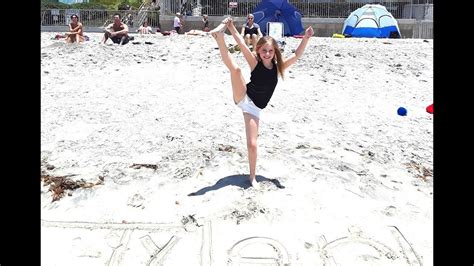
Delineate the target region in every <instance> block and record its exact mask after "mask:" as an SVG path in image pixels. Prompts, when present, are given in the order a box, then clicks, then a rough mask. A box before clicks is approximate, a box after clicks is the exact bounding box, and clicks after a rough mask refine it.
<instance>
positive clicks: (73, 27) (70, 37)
mask: <svg viewBox="0 0 474 266" xmlns="http://www.w3.org/2000/svg"><path fill="white" fill-rule="evenodd" d="M65 35H66V42H67V43H74V42H77V43H80V42H83V41H84V35H83V30H82V23H81V22H79V18H78V17H77V15H76V14H74V15H72V16H71V23H69V31H68V32H66V33H65Z"/></svg>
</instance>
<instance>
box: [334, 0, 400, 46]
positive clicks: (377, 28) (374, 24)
mask: <svg viewBox="0 0 474 266" xmlns="http://www.w3.org/2000/svg"><path fill="white" fill-rule="evenodd" d="M342 34H344V35H346V36H350V37H368V38H370V37H376V38H400V36H401V34H400V29H399V28H398V23H397V20H396V19H395V18H394V17H393V16H392V14H390V12H388V11H387V9H386V8H385V7H384V6H382V5H370V4H369V5H364V6H363V7H361V8H358V9H357V10H355V11H354V12H352V13H351V14H350V15H349V16H348V17H347V18H346V20H345V21H344V26H343V27H342Z"/></svg>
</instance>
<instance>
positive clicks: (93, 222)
mask: <svg viewBox="0 0 474 266" xmlns="http://www.w3.org/2000/svg"><path fill="white" fill-rule="evenodd" d="M55 34H56V33H52V32H49V33H46V32H44V33H41V162H42V163H41V171H42V182H41V219H42V232H41V243H42V244H41V247H42V248H41V261H42V265H64V263H65V262H67V264H68V265H86V264H87V265H104V264H107V265H154V263H163V265H211V264H213V265H225V264H232V263H238V262H239V261H240V263H241V265H250V264H251V263H252V260H257V261H259V262H265V261H266V262H267V263H270V262H271V263H274V265H278V263H280V264H284V263H291V264H292V265H323V264H324V265H333V264H336V263H338V264H339V265H432V264H433V261H432V256H433V115H432V114H429V113H427V112H426V110H425V108H426V107H427V106H428V105H429V104H431V103H433V40H423V39H364V38H360V39H356V38H347V39H332V38H319V37H313V38H311V40H310V42H309V44H308V46H307V48H306V51H305V53H304V55H303V56H302V57H301V58H300V59H299V60H298V61H297V63H296V64H295V65H293V66H292V67H291V68H290V69H289V70H287V71H286V73H285V79H284V80H282V79H280V80H279V83H278V85H277V87H276V90H275V93H274V95H273V97H272V99H271V100H270V103H269V104H268V106H267V108H265V110H264V117H263V120H262V121H261V123H260V132H259V138H258V159H257V175H258V176H257V180H258V181H259V182H260V185H261V189H260V190H255V189H254V188H252V187H250V186H249V183H248V181H247V178H248V161H247V149H246V144H245V143H246V142H245V131H244V121H243V115H242V112H241V110H240V109H239V108H238V107H236V106H235V105H234V103H233V100H232V89H231V84H230V74H229V72H228V70H227V69H226V68H225V66H224V65H223V63H222V61H221V58H220V55H219V51H218V49H217V44H216V42H215V41H214V39H213V38H212V37H210V36H185V35H173V36H161V35H150V36H139V35H136V37H135V40H134V42H137V44H132V43H129V44H127V45H124V46H119V45H115V44H111V43H109V44H106V45H103V44H100V39H101V34H99V33H86V34H87V35H88V36H89V37H90V41H87V42H85V43H83V44H79V45H77V44H72V45H67V44H65V42H64V40H53V39H52V37H54V35H55ZM225 38H226V40H227V42H228V43H232V44H235V43H236V42H235V41H234V40H233V39H232V37H231V36H230V35H226V37H225ZM285 41H286V43H287V44H286V46H285V50H284V52H283V55H284V56H288V55H290V53H291V52H292V51H293V50H294V49H296V48H297V46H298V44H299V42H300V40H299V39H295V38H285ZM109 42H110V41H109ZM145 42H147V43H148V44H146V43H145ZM233 56H234V58H235V59H236V61H237V63H238V64H239V65H240V66H241V68H242V72H243V74H244V77H245V79H246V80H247V81H248V80H249V78H250V70H249V67H248V65H247V63H246V62H245V59H244V58H243V55H242V54H241V53H239V52H236V53H234V54H233ZM399 107H404V108H406V109H407V111H408V112H407V115H406V116H399V115H398V114H397V109H398V108H399ZM46 177H49V178H50V180H51V179H52V178H53V177H56V178H57V179H59V178H61V177H63V178H65V179H66V180H69V181H67V182H69V185H70V186H71V187H74V186H73V184H74V182H76V184H82V186H81V187H79V188H77V189H71V190H66V191H65V193H64V194H63V196H62V197H60V196H61V195H59V194H58V193H56V194H58V195H59V196H58V195H56V196H54V194H55V193H53V192H52V191H50V187H51V185H52V183H49V182H45V181H46V180H47V178H46ZM67 182H66V181H64V183H67ZM80 182H82V183H80ZM71 184H72V185H71ZM53 197H55V198H54V199H55V200H54V201H53ZM239 241H243V242H239ZM252 241H253V242H252ZM239 243H240V244H239ZM242 243H244V244H242ZM269 247H270V248H269ZM245 263H247V264H245ZM331 263H332V264H331ZM232 265H233V264H232Z"/></svg>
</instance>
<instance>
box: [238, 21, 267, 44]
mask: <svg viewBox="0 0 474 266" xmlns="http://www.w3.org/2000/svg"><path fill="white" fill-rule="evenodd" d="M253 19H254V17H253V15H252V14H249V15H248V16H247V22H246V23H245V24H244V25H243V26H242V31H241V32H240V34H241V35H242V36H243V37H244V40H245V44H246V45H247V46H250V44H252V49H255V47H256V46H257V41H258V39H259V38H260V37H262V36H263V34H262V32H261V31H260V26H259V25H258V24H257V23H254V22H253Z"/></svg>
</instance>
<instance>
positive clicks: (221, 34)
mask: <svg viewBox="0 0 474 266" xmlns="http://www.w3.org/2000/svg"><path fill="white" fill-rule="evenodd" d="M209 34H211V35H212V37H214V39H216V40H217V39H218V38H219V39H220V38H224V32H223V31H214V32H211V31H210V32H209Z"/></svg>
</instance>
